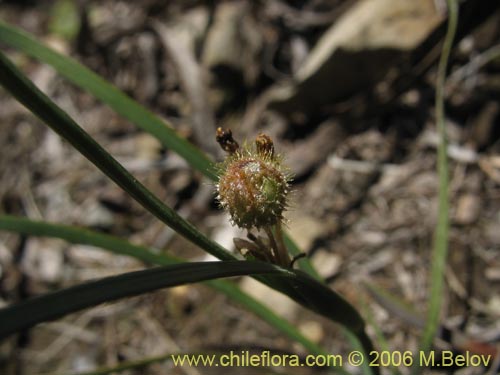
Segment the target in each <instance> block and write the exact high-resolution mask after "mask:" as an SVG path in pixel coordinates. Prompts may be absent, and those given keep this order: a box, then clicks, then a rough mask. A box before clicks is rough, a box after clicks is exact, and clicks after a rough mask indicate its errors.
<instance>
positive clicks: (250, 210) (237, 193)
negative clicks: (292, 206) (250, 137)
mask: <svg viewBox="0 0 500 375" xmlns="http://www.w3.org/2000/svg"><path fill="white" fill-rule="evenodd" d="M220 171H221V173H220V177H219V182H218V184H217V189H218V199H219V202H220V203H221V205H222V207H223V208H225V209H227V210H228V211H229V214H230V215H231V221H232V223H233V224H235V225H237V226H238V227H240V228H246V229H250V228H253V227H255V228H263V227H267V226H272V225H274V224H276V223H278V222H279V221H281V220H283V211H284V210H285V208H286V207H287V195H288V191H289V186H288V182H289V179H290V178H289V177H290V176H289V174H288V173H287V171H286V169H285V168H284V167H283V165H282V160H281V158H280V157H278V156H275V155H274V147H273V144H272V141H271V139H270V138H269V137H267V136H264V135H259V137H257V140H256V143H255V144H254V145H252V146H244V147H243V148H242V149H239V148H238V149H237V150H236V151H234V152H233V153H231V154H230V155H229V156H228V157H227V159H226V161H225V162H224V163H222V164H221V168H220Z"/></svg>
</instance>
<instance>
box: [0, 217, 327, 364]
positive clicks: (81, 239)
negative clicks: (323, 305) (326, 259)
mask: <svg viewBox="0 0 500 375" xmlns="http://www.w3.org/2000/svg"><path fill="white" fill-rule="evenodd" d="M0 230H8V231H13V232H16V233H21V234H25V235H31V236H46V237H55V238H60V239H63V240H65V241H68V242H70V243H74V244H85V245H91V246H95V247H100V248H103V249H106V250H108V251H111V252H113V253H115V254H119V255H128V256H131V257H133V258H135V259H138V260H141V261H143V262H146V263H151V264H156V265H163V266H166V265H170V264H177V263H179V262H181V261H182V260H181V259H177V258H174V257H172V256H169V255H166V254H165V255H164V254H155V253H153V252H152V251H150V249H148V248H146V247H143V246H138V245H134V244H132V243H130V242H128V241H125V240H122V239H120V238H116V237H113V236H110V235H106V234H102V233H97V232H94V231H91V230H88V229H83V228H78V227H71V226H66V225H57V224H52V223H47V222H41V221H33V220H29V219H26V218H21V217H15V216H10V215H0ZM206 284H207V285H208V286H210V287H212V288H214V289H216V290H218V291H220V292H221V293H224V294H225V295H227V296H228V297H229V298H230V299H232V300H233V301H235V302H237V303H240V304H241V305H242V306H244V307H245V308H246V309H247V310H248V311H251V312H253V313H254V314H256V315H257V316H259V317H260V318H261V319H263V320H264V321H266V322H268V323H269V324H270V325H272V326H273V327H275V328H276V329H278V330H280V331H281V332H283V333H284V334H285V335H287V336H288V337H290V338H291V339H292V340H295V341H297V342H298V343H300V344H302V346H304V348H306V349H307V350H308V351H309V352H310V353H314V354H325V351H323V350H322V349H321V348H320V347H319V346H317V345H316V344H314V343H313V342H311V341H310V340H308V339H307V338H306V337H304V336H303V335H302V334H301V333H300V332H299V331H298V330H297V329H296V328H295V327H294V326H293V325H291V324H290V323H288V322H287V321H286V320H285V319H283V318H282V317H280V316H278V315H276V314H275V313H274V312H273V311H272V310H270V309H269V308H268V307H266V306H264V305H263V304H262V303H260V302H259V301H257V300H256V299H255V298H253V297H251V296H249V295H248V294H246V293H244V292H242V291H241V289H240V288H238V287H237V286H236V285H234V284H232V283H230V282H227V281H224V280H212V281H207V282H206Z"/></svg>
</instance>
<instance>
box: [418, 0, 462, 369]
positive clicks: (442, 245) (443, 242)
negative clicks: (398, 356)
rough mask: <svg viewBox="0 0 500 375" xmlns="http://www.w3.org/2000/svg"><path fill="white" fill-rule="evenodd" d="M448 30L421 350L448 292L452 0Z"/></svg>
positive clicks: (439, 87) (428, 343) (452, 0)
mask: <svg viewBox="0 0 500 375" xmlns="http://www.w3.org/2000/svg"><path fill="white" fill-rule="evenodd" d="M447 4H448V29H447V32H446V35H445V39H444V43H443V50H442V53H441V58H440V60H439V65H438V73H437V82H436V103H435V105H436V124H437V129H438V132H439V136H440V142H439V145H438V155H437V159H438V163H437V164H438V175H439V193H438V195H439V208H438V218H437V224H436V232H435V234H434V251H433V254H432V270H431V285H430V299H429V306H428V312H427V321H426V325H425V329H424V333H423V335H422V339H421V342H420V351H421V352H428V351H429V350H430V349H431V348H432V343H433V341H434V337H435V336H436V332H437V329H438V327H439V318H440V316H439V315H440V312H441V301H442V299H443V291H444V274H445V267H446V256H447V253H448V229H449V218H448V215H449V213H448V212H449V202H448V200H449V197H448V156H447V148H448V146H447V136H446V125H445V118H444V86H445V81H446V69H447V66H448V60H449V57H450V54H451V49H452V47H453V40H454V39H455V34H456V31H457V25H458V2H457V0H448V1H447ZM421 371H422V369H421V368H419V367H413V373H414V374H418V373H420V372H421Z"/></svg>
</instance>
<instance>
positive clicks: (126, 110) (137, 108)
mask: <svg viewBox="0 0 500 375" xmlns="http://www.w3.org/2000/svg"><path fill="white" fill-rule="evenodd" d="M0 41H2V42H4V43H7V44H9V45H11V46H13V47H15V48H17V49H19V50H21V51H23V52H24V53H26V54H28V55H30V56H32V57H34V58H36V59H38V60H40V61H42V62H44V63H46V64H49V65H51V66H52V67H53V68H54V69H55V70H56V71H57V72H58V73H59V74H61V75H62V76H64V77H65V78H66V79H68V80H69V81H71V82H73V83H74V84H76V85H77V86H79V87H81V88H82V89H84V90H87V91H88V92H90V93H91V94H93V95H94V96H95V97H96V98H98V99H100V100H102V101H103V102H104V103H106V104H108V105H109V106H110V107H111V108H113V109H114V110H115V111H116V112H117V113H119V114H120V115H122V116H123V117H125V118H127V119H129V120H130V121H132V122H133V123H135V124H136V125H137V126H139V127H140V128H141V129H143V130H144V131H146V132H149V133H150V134H152V135H153V136H155V137H156V138H158V140H159V141H160V142H162V144H164V145H165V146H166V147H169V148H171V149H172V150H173V151H175V152H177V153H178V154H179V155H180V156H182V157H183V158H184V159H185V160H186V161H187V162H188V163H189V164H190V165H191V166H192V167H193V168H195V169H197V170H198V171H200V172H202V173H204V174H205V175H206V176H207V177H209V178H210V179H212V180H214V181H215V180H216V179H217V173H216V169H215V168H214V165H213V164H212V163H211V162H210V161H209V159H208V158H207V157H206V155H205V154H204V153H203V152H202V151H200V150H199V149H198V148H196V147H194V146H193V145H192V144H191V143H189V142H188V141H186V140H185V139H184V138H181V137H180V136H179V135H178V134H177V133H175V131H173V130H172V129H171V128H170V127H169V126H168V125H167V124H165V122H164V121H162V120H161V119H159V118H158V117H157V116H155V115H154V114H153V113H151V112H150V111H148V110H147V109H146V108H144V107H143V106H142V105H140V104H139V103H137V102H136V101H134V100H133V99H131V98H130V97H128V96H127V95H125V94H124V93H123V92H121V91H120V90H118V89H117V88H116V87H115V86H113V85H112V84H110V83H109V82H107V81H106V80H104V79H103V78H102V77H100V76H99V75H97V74H95V73H94V72H92V71H91V70H90V69H88V68H86V67H85V66H83V65H81V64H80V63H78V62H77V61H75V60H73V59H71V58H69V57H66V56H64V55H62V54H60V53H58V52H56V51H54V50H52V49H50V48H48V47H46V46H44V45H43V44H41V43H40V42H38V41H37V40H36V39H35V38H34V37H33V36H31V35H30V34H28V33H26V32H24V31H22V30H19V29H17V28H15V27H13V26H11V25H8V24H6V23H3V22H1V21H0ZM285 239H286V245H287V247H288V249H289V251H290V252H291V254H292V255H298V254H300V252H301V251H300V249H299V248H298V247H297V245H296V244H295V243H294V242H293V241H292V240H291V238H290V237H289V236H287V235H285ZM298 264H299V266H300V268H301V269H303V270H304V271H306V272H308V273H309V274H310V275H312V276H313V277H314V278H316V279H318V280H321V277H320V276H319V274H318V273H317V271H316V270H315V269H314V267H313V266H312V265H311V262H310V260H309V259H308V258H302V259H300V260H299V261H298Z"/></svg>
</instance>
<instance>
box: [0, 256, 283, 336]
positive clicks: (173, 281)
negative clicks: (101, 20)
mask: <svg viewBox="0 0 500 375" xmlns="http://www.w3.org/2000/svg"><path fill="white" fill-rule="evenodd" d="M289 273H290V272H289V271H287V270H284V269H282V268H279V267H277V266H274V265H272V264H269V263H264V262H251V261H227V262H198V263H194V262H193V263H179V264H172V265H170V266H161V267H157V268H151V269H146V270H142V271H135V272H128V273H125V274H122V275H118V276H112V277H106V278H103V279H100V280H97V281H91V282H87V283H83V284H79V285H76V286H73V287H70V288H66V289H62V290H59V291H56V292H53V293H47V294H44V295H41V296H38V297H33V298H30V299H27V300H25V301H22V302H20V303H17V304H15V305H12V306H9V307H6V308H4V309H1V310H0V322H2V324H1V325H0V339H2V338H5V337H6V336H8V335H10V334H12V333H14V332H18V331H20V330H23V329H26V328H29V327H31V326H33V325H35V324H37V323H40V322H46V321H49V320H52V319H57V318H60V317H62V316H64V315H66V314H69V313H72V312H75V311H79V310H82V309H85V308H87V307H92V306H95V305H98V304H100V303H103V302H110V301H114V300H117V299H119V298H124V297H131V296H136V295H139V294H142V293H147V292H151V291H153V290H157V289H160V288H168V287H173V286H177V285H183V284H191V283H196V282H199V281H205V280H211V279H218V278H223V277H232V276H244V275H262V274H275V275H283V276H285V277H287V276H288V274H289Z"/></svg>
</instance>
